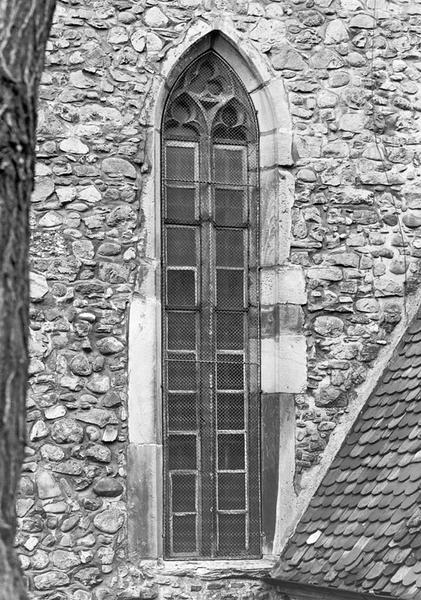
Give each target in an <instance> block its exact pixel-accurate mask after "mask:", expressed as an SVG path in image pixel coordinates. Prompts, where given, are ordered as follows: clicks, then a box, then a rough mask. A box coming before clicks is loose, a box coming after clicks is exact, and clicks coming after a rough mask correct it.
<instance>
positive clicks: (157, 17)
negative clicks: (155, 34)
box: [145, 6, 168, 27]
mask: <svg viewBox="0 0 421 600" xmlns="http://www.w3.org/2000/svg"><path fill="white" fill-rule="evenodd" d="M145 23H146V25H148V26H149V27H166V26H167V25H168V18H167V17H166V16H165V15H164V13H163V12H162V10H161V9H160V8H158V7H157V6H153V7H152V8H149V9H148V10H147V11H146V13H145Z"/></svg>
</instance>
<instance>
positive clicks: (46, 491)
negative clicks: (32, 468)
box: [35, 469, 61, 500]
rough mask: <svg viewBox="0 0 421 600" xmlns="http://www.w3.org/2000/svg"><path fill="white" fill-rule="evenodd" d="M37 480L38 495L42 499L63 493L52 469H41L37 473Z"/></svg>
mask: <svg viewBox="0 0 421 600" xmlns="http://www.w3.org/2000/svg"><path fill="white" fill-rule="evenodd" d="M35 481H36V484H37V490H38V496H39V497H40V498H41V499H42V500H45V499H47V498H54V497H55V496H60V495H61V490H60V488H59V486H58V484H57V483H56V480H55V478H54V475H53V474H52V473H51V472H50V471H46V470H45V469H40V470H39V471H38V472H37V473H36V476H35Z"/></svg>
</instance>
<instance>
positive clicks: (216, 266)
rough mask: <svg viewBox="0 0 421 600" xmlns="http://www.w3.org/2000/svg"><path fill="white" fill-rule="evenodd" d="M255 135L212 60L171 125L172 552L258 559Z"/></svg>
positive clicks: (178, 98)
mask: <svg viewBox="0 0 421 600" xmlns="http://www.w3.org/2000/svg"><path fill="white" fill-rule="evenodd" d="M257 140H258V129H257V123H256V115H255V111H254V107H253V106H252V104H251V102H250V99H249V97H248V95H247V92H246V91H245V89H244V87H243V85H242V83H241V82H240V80H239V79H238V78H237V76H236V75H235V73H234V72H233V71H232V70H231V68H230V67H229V65H228V64H227V63H226V62H225V61H224V60H223V59H222V58H221V57H220V56H218V55H217V54H216V53H215V52H213V51H209V52H207V53H205V54H203V55H202V56H201V57H199V58H198V59H197V60H195V61H194V62H193V63H192V64H191V65H190V66H189V67H188V68H187V69H186V70H185V71H184V73H182V75H181V76H180V77H179V79H178V80H177V81H176V83H175V85H174V87H173V89H172V90H171V92H170V95H169V97H168V100H167V103H166V105H165V110H164V115H163V123H162V165H163V172H162V232H163V238H162V239H163V251H162V290H163V291H162V306H163V377H162V381H163V406H164V410H163V414H164V489H165V498H164V508H165V510H164V512H165V523H164V525H165V552H166V555H167V556H168V557H194V556H196V557H206V558H222V557H245V556H259V555H260V523H259V515H260V507H259V496H260V493H259V490H260V483H259V481H260V473H259V387H260V386H259V347H260V343H259V317H258V315H259V312H258V311H259V306H258V207H259V202H258V147H257Z"/></svg>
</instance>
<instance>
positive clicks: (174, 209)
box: [167, 186, 195, 223]
mask: <svg viewBox="0 0 421 600" xmlns="http://www.w3.org/2000/svg"><path fill="white" fill-rule="evenodd" d="M194 199H195V190H194V188H179V187H169V186H167V219H169V220H171V221H181V222H182V223H191V222H192V221H194V220H195V211H194Z"/></svg>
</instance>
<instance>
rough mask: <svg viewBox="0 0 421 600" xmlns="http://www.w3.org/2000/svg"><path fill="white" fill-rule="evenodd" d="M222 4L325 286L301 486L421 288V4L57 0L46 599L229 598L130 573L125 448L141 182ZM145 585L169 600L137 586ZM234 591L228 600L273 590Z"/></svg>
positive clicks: (311, 277) (44, 200)
mask: <svg viewBox="0 0 421 600" xmlns="http://www.w3.org/2000/svg"><path fill="white" fill-rule="evenodd" d="M221 15H223V16H224V17H225V19H227V20H228V21H230V23H231V27H233V29H234V30H235V31H236V34H237V36H238V37H239V38H240V39H242V40H244V44H245V43H247V44H251V45H253V46H254V47H255V48H257V49H258V50H259V51H260V52H261V55H262V57H263V58H264V60H265V61H266V63H267V65H268V67H269V68H270V69H272V71H273V72H274V73H278V74H279V73H280V74H281V75H282V78H283V80H284V84H285V88H286V90H287V95H288V101H289V105H290V110H291V115H292V121H293V130H294V143H293V156H294V164H293V166H292V167H290V171H291V173H292V174H293V175H294V177H295V182H296V183H295V201H294V206H293V214H292V225H291V255H290V262H291V263H293V264H298V265H301V266H302V267H303V269H304V273H305V276H306V281H307V290H308V303H307V305H306V306H304V308H303V313H302V320H303V323H304V328H305V332H306V334H307V340H308V356H307V357H308V370H309V373H308V389H307V393H306V394H302V395H299V396H297V398H296V406H297V413H296V414H297V418H296V425H297V438H296V439H297V443H296V468H297V485H298V484H299V474H300V472H302V471H308V469H310V468H311V466H312V465H313V464H315V463H317V462H318V460H319V459H320V457H321V455H322V453H323V450H324V447H325V445H326V442H327V440H328V438H329V435H330V433H331V432H332V431H333V430H334V428H335V426H336V424H337V422H338V421H340V420H341V418H342V415H343V414H344V412H345V411H346V407H347V405H348V402H349V401H350V399H352V398H353V397H354V396H355V395H356V394H357V390H356V388H357V387H358V385H359V384H361V383H363V382H364V381H365V379H366V378H367V374H368V373H369V372H370V368H371V367H372V366H373V364H374V363H375V361H376V358H377V356H378V353H379V350H380V349H381V348H382V347H383V346H385V345H387V344H388V342H389V340H390V339H391V336H392V335H393V329H394V327H395V325H396V324H397V323H398V322H399V321H400V320H401V318H402V315H403V310H404V298H405V297H406V295H407V294H410V293H413V292H415V291H416V290H417V288H418V285H419V280H420V279H419V269H420V263H419V258H420V256H421V198H420V194H419V189H420V181H419V179H420V171H419V149H420V146H419V143H420V135H419V117H418V115H419V114H420V111H421V98H420V95H419V89H420V86H419V80H420V77H421V52H420V33H421V7H420V6H419V5H417V4H416V3H410V2H404V1H399V2H392V1H390V2H389V1H387V0H377V1H375V0H307V1H306V2H301V1H289V0H285V1H282V2H263V1H260V2H247V1H246V0H238V1H235V0H204V1H200V0H169V1H167V2H164V1H162V2H159V1H158V2H157V1H154V0H148V1H147V2H144V1H135V0H98V1H95V0H89V1H88V0H85V1H83V2H82V1H79V0H69V1H68V2H65V1H64V0H59V2H58V7H57V12H56V17H55V24H54V27H53V30H52V33H51V38H50V41H49V44H48V52H47V62H46V68H45V72H44V75H43V79H42V88H41V97H40V105H39V128H38V159H37V170H36V187H35V191H34V194H33V204H32V216H31V224H32V251H31V271H32V273H31V297H32V301H33V302H32V307H31V314H30V317H31V325H30V327H31V342H30V351H31V363H30V380H29V396H28V448H27V452H26V458H25V463H24V468H23V474H22V481H21V489H20V498H19V500H18V502H17V514H18V517H19V521H20V528H19V532H18V535H17V537H16V546H17V547H18V550H19V553H20V556H21V563H22V566H23V568H24V569H25V572H26V576H27V580H28V587H29V589H30V594H31V597H33V598H46V599H48V600H64V599H68V598H69V599H70V598H72V599H75V600H93V599H99V598H101V599H102V600H108V599H114V598H117V597H119V598H126V597H127V598H132V597H133V598H138V597H139V598H140V597H144V598H149V597H151V598H152V597H153V598H155V597H163V598H201V597H206V598H211V597H214V596H212V594H213V593H214V592H212V594H211V590H209V586H208V585H205V586H204V587H202V588H201V589H200V590H199V589H195V590H193V589H191V588H190V589H188V586H187V584H184V583H183V584H180V586H179V587H177V585H179V584H177V579H176V580H174V581H175V583H174V585H175V586H176V587H174V585H173V584H172V583H171V585H169V586H168V588H166V587H165V585H164V584H162V585H160V586H159V585H158V584H157V582H156V581H152V580H151V579H150V577H149V576H148V575H147V574H145V572H142V571H141V570H138V566H136V565H130V563H129V560H128V550H127V543H126V540H127V535H126V525H125V521H126V517H127V514H126V513H127V509H126V503H125V482H126V459H125V448H126V445H127V441H128V436H127V335H128V306H129V304H130V301H131V298H132V295H133V293H134V291H135V289H136V286H137V283H138V282H139V280H140V279H141V278H142V259H143V257H144V248H145V244H146V232H145V228H144V227H143V223H144V211H145V209H147V206H150V204H151V203H153V198H152V197H151V195H150V193H149V192H148V193H142V191H143V192H144V190H145V189H146V187H145V186H146V184H147V183H148V182H149V183H150V178H151V164H152V153H151V148H152V127H153V125H154V123H153V112H152V111H153V108H154V100H155V97H156V90H157V86H158V83H160V81H161V75H160V73H161V70H162V65H163V63H164V62H165V60H166V59H167V57H168V56H169V54H170V53H171V51H172V48H175V47H177V46H178V45H179V44H181V43H183V41H184V39H185V36H186V35H187V34H188V31H189V28H190V27H192V26H193V25H195V26H197V23H198V22H203V23H204V24H206V23H213V22H214V21H215V19H217V18H220V17H221ZM148 189H151V186H150V185H149V188H148ZM148 577H149V578H148ZM139 578H140V579H139ZM135 580H136V581H137V582H138V583H136V585H140V588H139V589H140V590H141V589H143V588H144V587H145V586H146V587H148V588H149V587H151V586H152V587H151V589H152V588H153V590H155V591H153V592H150V593H151V594H152V593H153V594H155V593H156V594H158V596H154V595H152V596H147V595H143V596H142V595H139V594H141V591H139V592H136V593H138V595H137V596H136V595H133V596H127V595H126V596H124V595H121V594H123V593H126V594H127V593H128V592H127V589H129V587H130V585H132V584H133V581H135ZM140 580H141V583H139V581H140ZM142 582H143V583H142ZM155 584H156V585H157V586H158V587H154V586H155ZM133 585H134V584H133ZM189 585H190V584H189ZM193 585H196V586H200V584H198V583H194V584H193ZM142 586H143V587H142ZM232 586H233V584H232V583H230V584H229V585H228V588H229V590H228V588H223V592H222V591H220V592H218V594H217V595H218V597H220V598H227V599H228V598H231V597H235V598H243V597H244V598H246V597H247V598H255V597H257V596H255V595H253V594H254V591H253V590H252V591H250V593H249V591H247V593H249V595H248V596H247V594H245V592H244V594H245V595H244V594H243V591H241V593H240V592H239V591H236V592H234V591H233V587H232ZM111 588H112V591H111ZM221 589H222V588H221ZM238 589H240V588H238ZM125 590H126V591H125ZM145 590H146V588H145V589H144V591H143V592H142V593H143V594H146V593H147V592H146V591H145ZM157 590H158V591H157ZM159 590H161V591H159ZM162 590H164V592H163V591H162ZM227 590H228V591H227ZM247 590H248V588H247ZM133 593H135V592H133ZM256 593H257V592H256ZM262 593H263V592H262ZM265 593H266V592H265ZM119 594H120V595H119ZM224 594H225V595H224ZM242 594H243V595H242ZM259 597H260V596H259Z"/></svg>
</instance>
